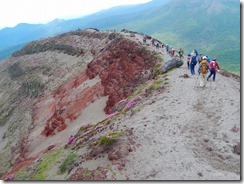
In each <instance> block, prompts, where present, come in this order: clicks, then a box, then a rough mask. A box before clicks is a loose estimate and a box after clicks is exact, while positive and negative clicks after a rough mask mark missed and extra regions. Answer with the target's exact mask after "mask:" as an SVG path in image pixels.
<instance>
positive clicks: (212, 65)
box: [143, 35, 220, 87]
mask: <svg viewBox="0 0 244 184" xmlns="http://www.w3.org/2000/svg"><path fill="white" fill-rule="evenodd" d="M146 40H147V36H146V35H143V44H146ZM151 45H153V46H155V47H156V49H159V47H162V48H164V47H165V50H166V52H167V54H169V55H170V56H171V57H174V56H178V57H179V58H180V59H181V60H182V59H183V58H184V50H183V49H182V48H180V49H179V51H176V50H175V49H174V48H173V47H170V46H169V45H168V44H164V43H161V42H159V41H158V40H156V39H153V38H151ZM176 53H178V55H176ZM186 61H187V68H188V69H189V70H190V73H191V75H192V76H193V75H195V66H196V65H197V64H198V70H197V71H198V73H199V76H200V87H205V86H206V84H207V81H209V79H210V78H211V77H212V76H213V81H215V78H216V72H217V71H219V70H220V67H219V63H218V61H217V59H216V58H213V59H212V60H211V59H210V58H209V57H208V56H203V55H202V53H200V54H198V51H197V50H196V49H194V50H193V51H192V53H190V54H188V55H187V57H186ZM208 71H209V72H210V73H209V74H208Z"/></svg>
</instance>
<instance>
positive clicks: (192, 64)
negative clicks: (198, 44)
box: [190, 53, 197, 75]
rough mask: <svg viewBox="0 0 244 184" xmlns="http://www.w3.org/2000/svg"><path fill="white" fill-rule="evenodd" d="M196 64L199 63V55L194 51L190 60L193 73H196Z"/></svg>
mask: <svg viewBox="0 0 244 184" xmlns="http://www.w3.org/2000/svg"><path fill="white" fill-rule="evenodd" d="M196 64H197V56H196V55H195V54H194V53H191V60H190V71H191V75H195V66H196Z"/></svg>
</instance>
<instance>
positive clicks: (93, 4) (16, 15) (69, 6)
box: [0, 0, 150, 28]
mask: <svg viewBox="0 0 244 184" xmlns="http://www.w3.org/2000/svg"><path fill="white" fill-rule="evenodd" d="M149 1H150V0H1V1H0V28H3V27H13V26H15V25H16V24H18V23H22V22H25V23H44V22H49V21H52V20H53V19H55V18H67V17H77V16H83V15H86V14H90V13H94V12H96V11H99V10H102V9H106V8H110V7H113V6H117V5H125V4H138V3H145V2H149Z"/></svg>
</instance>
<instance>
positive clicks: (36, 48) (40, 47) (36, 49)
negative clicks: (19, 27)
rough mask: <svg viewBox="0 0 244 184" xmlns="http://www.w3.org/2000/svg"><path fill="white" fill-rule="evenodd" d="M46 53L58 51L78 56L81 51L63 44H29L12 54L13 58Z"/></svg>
mask: <svg viewBox="0 0 244 184" xmlns="http://www.w3.org/2000/svg"><path fill="white" fill-rule="evenodd" d="M46 51H60V52H63V53H65V54H68V55H72V56H74V55H77V56H80V55H81V54H82V53H83V50H82V49H78V48H74V47H72V46H71V45H65V44H60V43H59V44H57V43H55V42H51V41H50V42H46V43H44V44H40V43H39V42H31V43H29V44H27V45H25V46H24V47H23V48H22V49H21V50H19V51H16V52H14V53H13V54H12V56H13V57H18V56H23V55H29V54H37V53H40V52H46Z"/></svg>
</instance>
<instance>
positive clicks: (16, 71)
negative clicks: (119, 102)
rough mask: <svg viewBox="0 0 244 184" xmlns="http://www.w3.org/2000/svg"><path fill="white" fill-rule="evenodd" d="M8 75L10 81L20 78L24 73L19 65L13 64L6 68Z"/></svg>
mask: <svg viewBox="0 0 244 184" xmlns="http://www.w3.org/2000/svg"><path fill="white" fill-rule="evenodd" d="M8 73H9V75H10V77H11V79H16V78H19V77H20V76H22V75H23V74H24V73H25V71H24V69H23V68H22V67H21V66H20V64H19V63H14V64H13V65H11V66H10V67H9V68H8Z"/></svg>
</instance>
